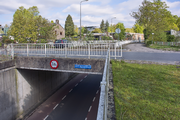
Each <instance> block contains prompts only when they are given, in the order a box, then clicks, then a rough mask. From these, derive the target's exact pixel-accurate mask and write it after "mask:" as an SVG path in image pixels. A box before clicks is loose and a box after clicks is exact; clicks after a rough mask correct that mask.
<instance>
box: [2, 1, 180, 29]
mask: <svg viewBox="0 0 180 120" xmlns="http://www.w3.org/2000/svg"><path fill="white" fill-rule="evenodd" d="M80 1H82V0H28V1H26V0H5V1H2V0H1V1H0V22H1V23H0V24H5V23H7V22H8V21H11V20H12V18H13V14H14V12H15V11H16V10H17V9H18V8H19V7H20V6H24V7H25V8H26V9H27V8H29V7H32V6H37V7H38V8H39V11H40V14H41V16H43V17H45V18H47V19H49V20H54V21H55V20H56V19H59V20H60V23H61V25H62V26H64V24H65V20H66V17H67V15H68V14H70V15H71V16H72V18H73V21H74V23H75V24H76V25H78V26H79V23H80V22H79V21H80ZM142 1H143V0H89V1H88V2H83V3H82V24H83V25H84V26H88V25H93V26H99V25H100V22H101V20H102V19H104V20H105V21H106V20H108V21H109V23H111V18H113V17H116V19H113V23H114V24H115V23H118V22H122V23H124V25H125V27H132V26H133V24H134V23H135V19H134V18H133V17H131V16H130V13H132V12H133V11H138V8H139V5H141V3H142ZM151 1H152V0H151ZM163 1H165V2H166V3H167V5H168V6H169V7H170V8H169V10H170V11H171V13H172V14H174V15H178V16H180V8H179V6H180V1H175V2H171V1H170V0H163ZM4 15H6V16H9V17H8V19H7V18H4Z"/></svg>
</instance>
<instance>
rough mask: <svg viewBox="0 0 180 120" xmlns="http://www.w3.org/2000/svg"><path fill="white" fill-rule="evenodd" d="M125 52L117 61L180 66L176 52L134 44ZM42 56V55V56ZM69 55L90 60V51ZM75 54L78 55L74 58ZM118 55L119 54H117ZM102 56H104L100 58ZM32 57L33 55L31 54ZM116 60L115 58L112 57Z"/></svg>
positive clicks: (59, 52) (57, 52)
mask: <svg viewBox="0 0 180 120" xmlns="http://www.w3.org/2000/svg"><path fill="white" fill-rule="evenodd" d="M123 48H124V50H123V53H122V57H117V59H125V60H144V61H153V62H163V63H170V64H180V52H174V51H163V50H155V49H151V48H148V47H146V46H145V45H144V44H143V43H134V44H128V45H125V46H123ZM22 52H23V51H21V50H19V51H16V52H15V53H19V54H17V55H19V56H26V54H21V53H22ZM31 53H32V54H37V55H32V56H38V54H39V56H44V55H42V54H44V51H38V52H37V51H36V50H31ZM40 54H41V55H40ZM47 54H49V55H47V56H51V57H52V56H56V57H65V51H64V50H58V49H57V50H56V49H55V51H52V50H50V49H49V50H48V51H47ZM67 54H69V55H70V56H67V57H69V58H88V51H86V50H81V51H79V52H77V51H76V50H74V51H67ZM73 54H76V55H74V56H73ZM78 54H79V55H84V56H78ZM106 54H107V51H105V50H104V51H103V50H102V51H96V50H93V51H91V55H99V56H91V58H105V56H106ZM113 54H114V52H113V51H111V55H113ZM117 54H118V53H117ZM100 55H102V56H100ZM29 56H31V54H29ZM111 58H112V59H114V57H111Z"/></svg>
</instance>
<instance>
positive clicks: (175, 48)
mask: <svg viewBox="0 0 180 120" xmlns="http://www.w3.org/2000/svg"><path fill="white" fill-rule="evenodd" d="M149 47H150V48H153V49H158V50H165V51H180V46H170V43H169V45H168V46H167V45H157V44H152V45H151V46H149Z"/></svg>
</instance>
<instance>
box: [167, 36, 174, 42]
mask: <svg viewBox="0 0 180 120" xmlns="http://www.w3.org/2000/svg"><path fill="white" fill-rule="evenodd" d="M174 40H175V36H174V35H167V42H174Z"/></svg>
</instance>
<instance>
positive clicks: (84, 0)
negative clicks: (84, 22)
mask: <svg viewBox="0 0 180 120" xmlns="http://www.w3.org/2000/svg"><path fill="white" fill-rule="evenodd" d="M86 1H88V0H83V1H81V2H80V40H81V3H82V2H86Z"/></svg>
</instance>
